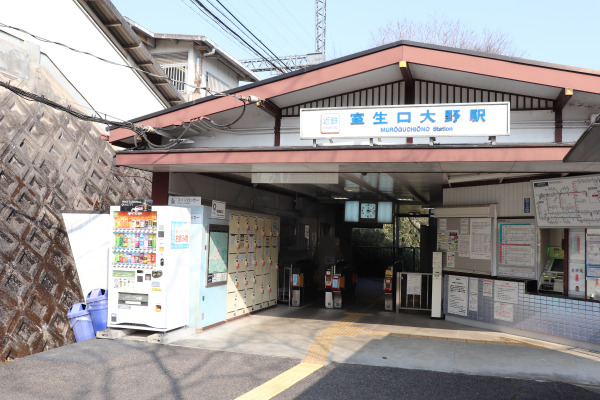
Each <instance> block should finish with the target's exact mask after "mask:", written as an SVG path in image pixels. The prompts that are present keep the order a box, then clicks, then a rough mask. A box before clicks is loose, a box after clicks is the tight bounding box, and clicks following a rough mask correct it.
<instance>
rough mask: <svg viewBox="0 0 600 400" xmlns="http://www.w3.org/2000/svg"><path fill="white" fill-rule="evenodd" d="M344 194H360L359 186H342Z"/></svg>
mask: <svg viewBox="0 0 600 400" xmlns="http://www.w3.org/2000/svg"><path fill="white" fill-rule="evenodd" d="M344 191H346V192H360V186H344Z"/></svg>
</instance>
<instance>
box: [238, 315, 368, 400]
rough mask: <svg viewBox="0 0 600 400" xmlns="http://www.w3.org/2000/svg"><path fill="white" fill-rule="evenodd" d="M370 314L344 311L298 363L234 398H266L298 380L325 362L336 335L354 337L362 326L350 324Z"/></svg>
mask: <svg viewBox="0 0 600 400" xmlns="http://www.w3.org/2000/svg"><path fill="white" fill-rule="evenodd" d="M371 315H373V314H361V313H346V316H345V317H344V318H342V319H341V320H340V321H338V322H336V323H335V324H333V325H331V326H330V327H329V328H327V329H325V330H324V331H322V332H320V333H319V334H318V335H317V337H316V338H315V340H314V342H313V343H312V345H311V346H310V349H308V353H307V354H306V357H304V360H302V362H301V363H300V364H298V365H296V366H295V367H293V368H291V369H289V370H287V371H285V372H283V373H282V374H279V375H277V376H276V377H275V378H273V379H271V380H269V381H267V382H265V383H263V384H262V385H260V386H258V387H257V388H254V389H252V390H251V391H249V392H248V393H246V394H243V395H241V396H240V397H238V398H237V399H236V400H251V399H260V400H268V399H270V398H273V397H275V396H277V395H278V394H279V393H281V392H283V391H284V390H286V389H288V388H290V387H292V386H293V385H295V384H296V383H298V382H300V381H301V380H302V379H304V378H306V377H307V376H309V375H310V374H312V373H313V372H315V371H317V370H318V369H319V368H321V367H322V366H323V365H325V364H326V363H327V357H329V352H330V351H331V348H332V347H333V342H334V340H335V338H336V337H337V336H350V337H354V336H356V335H358V334H360V333H361V332H362V330H363V329H364V328H361V327H356V326H352V324H353V323H354V322H356V321H358V320H359V319H360V318H362V317H368V316H371Z"/></svg>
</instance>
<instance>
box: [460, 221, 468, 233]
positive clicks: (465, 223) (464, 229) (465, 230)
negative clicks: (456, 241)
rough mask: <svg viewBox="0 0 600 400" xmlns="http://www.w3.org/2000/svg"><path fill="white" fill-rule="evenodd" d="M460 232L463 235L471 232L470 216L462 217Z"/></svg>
mask: <svg viewBox="0 0 600 400" xmlns="http://www.w3.org/2000/svg"><path fill="white" fill-rule="evenodd" d="M460 234H461V235H468V234H469V218H461V219H460Z"/></svg>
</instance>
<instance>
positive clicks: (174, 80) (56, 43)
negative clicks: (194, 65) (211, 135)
mask: <svg viewBox="0 0 600 400" xmlns="http://www.w3.org/2000/svg"><path fill="white" fill-rule="evenodd" d="M0 27H1V28H8V29H14V30H16V31H18V32H21V33H24V34H26V35H28V36H31V37H32V38H34V39H37V40H39V41H40V42H44V43H50V44H54V45H57V46H61V47H64V48H66V49H68V50H71V51H73V52H75V53H79V54H84V55H86V56H90V57H94V58H96V59H98V60H100V61H103V62H105V63H108V64H112V65H116V66H118V67H124V68H128V69H130V70H133V71H137V72H141V73H144V74H146V75H148V76H151V77H154V78H160V79H168V80H170V81H171V82H173V83H182V84H184V85H187V86H190V87H192V88H193V89H203V88H199V87H198V86H194V85H190V84H188V83H186V82H184V81H178V80H176V79H171V78H169V77H168V76H166V75H158V74H153V73H152V72H148V71H146V70H143V69H141V68H138V67H134V66H131V65H127V64H121V63H118V62H116V61H112V60H108V59H106V58H103V57H100V56H97V55H95V54H92V53H90V52H87V51H84V50H79V49H75V48H73V47H71V46H69V45H67V44H64V43H61V42H56V41H54V40H50V39H46V38H43V37H41V36H37V35H35V34H33V33H31V32H28V31H26V30H24V29H21V28H17V27H16V26H11V25H6V24H3V23H2V22H0Z"/></svg>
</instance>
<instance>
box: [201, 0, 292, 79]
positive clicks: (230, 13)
mask: <svg viewBox="0 0 600 400" xmlns="http://www.w3.org/2000/svg"><path fill="white" fill-rule="evenodd" d="M208 2H209V3H211V0H208ZM216 2H217V3H219V4H220V5H221V7H223V8H224V9H225V11H227V12H228V13H229V15H231V16H232V17H233V18H234V19H235V20H236V21H237V22H238V23H239V24H240V25H241V26H242V27H243V28H244V29H245V30H246V31H247V32H248V33H249V34H250V35H252V37H254V38H255V39H256V40H258V41H259V42H260V44H262V46H263V48H264V49H266V50H267V51H268V52H269V53H271V54H272V55H273V57H274V58H275V59H277V60H279V62H280V63H282V64H283V65H284V66H286V65H285V63H284V62H283V61H282V60H281V59H279V57H277V55H276V54H275V53H273V52H272V51H271V49H269V47H267V45H266V44H264V42H263V41H262V40H260V39H259V38H258V37H257V36H256V35H255V34H254V33H252V31H250V29H248V28H247V27H246V25H244V24H243V23H242V22H241V21H240V20H239V19H238V18H237V17H236V16H235V15H233V13H232V12H231V11H229V9H228V8H227V7H225V6H224V5H223V3H221V1H220V0H216ZM211 4H212V3H211ZM213 7H214V5H213ZM215 8H216V7H215ZM221 14H223V13H222V12H221ZM225 17H226V18H227V16H225ZM227 19H229V18H227ZM229 21H231V20H230V19H229ZM286 68H287V66H286ZM288 71H289V68H288Z"/></svg>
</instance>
